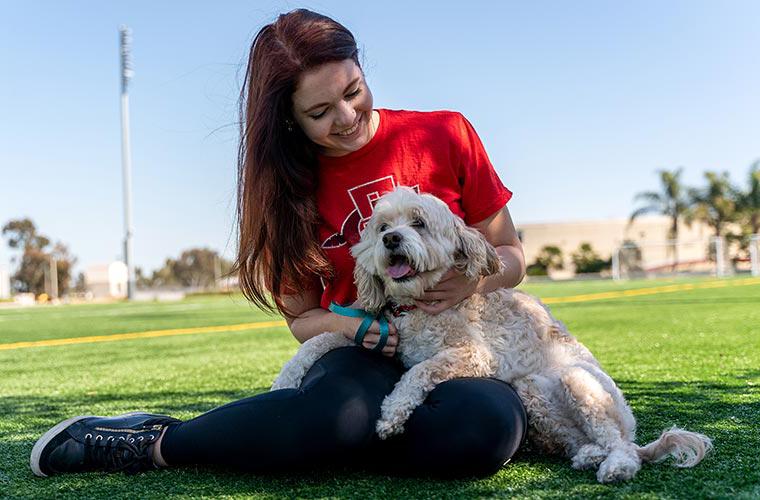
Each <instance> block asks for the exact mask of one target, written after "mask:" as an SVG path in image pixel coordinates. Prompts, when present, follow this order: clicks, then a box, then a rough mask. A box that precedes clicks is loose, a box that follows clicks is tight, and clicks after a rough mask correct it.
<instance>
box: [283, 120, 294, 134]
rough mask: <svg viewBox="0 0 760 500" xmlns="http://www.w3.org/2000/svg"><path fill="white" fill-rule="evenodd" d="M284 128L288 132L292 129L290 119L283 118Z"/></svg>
mask: <svg viewBox="0 0 760 500" xmlns="http://www.w3.org/2000/svg"><path fill="white" fill-rule="evenodd" d="M285 128H286V129H288V132H292V131H293V122H292V121H290V120H285Z"/></svg>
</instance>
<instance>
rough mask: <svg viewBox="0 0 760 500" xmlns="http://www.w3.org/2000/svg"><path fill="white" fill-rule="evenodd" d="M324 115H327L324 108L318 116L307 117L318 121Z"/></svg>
mask: <svg viewBox="0 0 760 500" xmlns="http://www.w3.org/2000/svg"><path fill="white" fill-rule="evenodd" d="M325 113H327V108H325V110H324V111H322V112H321V113H319V114H318V115H309V116H310V117H311V118H312V119H314V120H319V119H320V118H322V117H323V116H325Z"/></svg>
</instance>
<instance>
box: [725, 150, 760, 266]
mask: <svg viewBox="0 0 760 500" xmlns="http://www.w3.org/2000/svg"><path fill="white" fill-rule="evenodd" d="M747 180H748V182H747V190H746V191H741V192H739V193H738V194H737V199H736V211H737V214H738V218H739V220H740V221H741V228H740V231H739V234H734V235H730V236H731V237H732V239H733V240H735V241H737V243H738V244H739V249H740V250H741V251H742V252H745V253H746V252H749V251H750V249H749V246H750V244H751V241H752V240H751V238H752V235H756V234H758V232H760V160H757V161H755V163H753V164H752V165H751V166H750V168H749V176H748V179H747Z"/></svg>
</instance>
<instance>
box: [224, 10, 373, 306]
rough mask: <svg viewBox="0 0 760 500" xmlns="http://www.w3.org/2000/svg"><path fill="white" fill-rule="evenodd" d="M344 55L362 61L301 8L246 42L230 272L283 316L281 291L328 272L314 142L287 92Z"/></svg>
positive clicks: (342, 33) (337, 29) (331, 28)
mask: <svg viewBox="0 0 760 500" xmlns="http://www.w3.org/2000/svg"><path fill="white" fill-rule="evenodd" d="M346 59H352V60H353V61H354V62H356V64H357V65H359V51H358V49H357V47H356V41H355V40H354V37H353V35H352V34H351V32H350V31H348V30H347V29H346V28H345V27H344V26H342V25H341V24H339V23H337V22H336V21H334V20H332V19H330V18H329V17H326V16H323V15H321V14H317V13H315V12H312V11H309V10H306V9H298V10H294V11H292V12H288V13H287V14H282V15H280V16H279V17H278V18H277V20H276V21H275V22H274V23H272V24H268V25H266V26H264V27H263V28H262V29H261V30H260V31H259V32H258V34H257V35H256V37H255V38H254V40H253V44H252V45H251V51H250V54H249V58H248V66H247V69H246V75H245V82H244V85H243V89H242V91H241V95H240V117H241V121H240V123H241V125H240V146H239V150H238V189H237V226H238V255H237V259H236V261H235V264H234V268H233V271H237V272H238V274H239V277H240V286H241V289H242V291H243V294H244V295H245V296H246V298H248V300H250V301H251V302H253V303H254V304H256V305H257V306H259V307H262V308H264V309H267V310H270V311H274V310H275V309H276V310H278V311H280V312H281V313H284V314H288V312H287V311H286V310H285V307H284V305H283V302H282V297H283V295H284V294H285V293H288V292H289V293H293V291H294V290H295V291H297V290H299V286H300V287H306V286H307V285H308V284H311V283H313V282H314V279H315V277H317V276H322V277H328V276H329V275H330V273H331V266H330V263H329V261H328V260H327V257H326V256H325V255H324V253H323V252H322V249H321V248H320V245H319V241H318V238H317V227H318V223H319V215H318V213H317V208H316V201H315V192H316V187H317V147H316V145H315V144H314V143H313V142H311V141H310V140H309V139H308V138H307V137H306V136H305V135H304V134H303V132H302V131H301V130H300V128H299V127H298V125H297V124H296V123H295V120H294V119H293V116H292V107H293V103H292V96H293V92H294V91H295V90H296V86H297V85H298V80H299V78H300V76H301V75H302V74H303V73H304V72H305V71H308V70H309V69H312V68H315V67H317V66H319V65H321V64H324V63H328V62H334V61H343V60H346ZM270 294H271V300H270ZM272 301H273V302H274V303H272Z"/></svg>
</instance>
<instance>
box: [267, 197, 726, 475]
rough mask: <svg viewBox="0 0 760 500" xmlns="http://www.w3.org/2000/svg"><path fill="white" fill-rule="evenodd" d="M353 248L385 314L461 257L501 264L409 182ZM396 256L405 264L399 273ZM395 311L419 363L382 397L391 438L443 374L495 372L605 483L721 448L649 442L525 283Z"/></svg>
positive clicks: (303, 361) (288, 375) (671, 434)
mask: <svg viewBox="0 0 760 500" xmlns="http://www.w3.org/2000/svg"><path fill="white" fill-rule="evenodd" d="M389 235H390V236H389ZM389 238H390V240H389ZM351 251H352V253H353V255H354V257H355V258H356V261H357V265H356V268H355V273H354V277H355V281H356V284H357V288H358V292H359V298H360V300H361V302H362V304H363V306H364V307H365V309H367V310H369V311H372V312H380V311H381V310H382V309H383V308H384V307H385V305H386V304H387V303H388V301H389V300H390V301H393V302H395V303H397V304H399V305H407V304H414V297H420V296H422V294H423V292H424V290H425V289H429V288H432V287H433V286H434V285H435V284H436V283H437V282H438V281H439V280H440V279H441V276H443V274H444V273H445V272H446V271H447V270H448V269H450V268H451V267H456V268H458V269H459V270H461V271H462V272H463V273H464V274H466V275H467V276H469V277H470V278H473V279H474V278H476V277H478V276H481V275H489V274H493V273H496V272H498V271H499V269H500V266H501V261H500V260H499V258H498V255H497V254H496V252H495V250H494V249H493V247H491V245H489V244H488V242H487V241H486V240H485V238H484V237H483V236H482V235H481V234H480V233H479V232H478V231H476V230H475V229H472V228H468V227H467V226H466V225H465V223H464V222H463V221H462V220H461V219H460V218H459V217H457V216H455V215H454V214H453V213H452V212H451V211H450V210H449V208H448V207H447V206H446V204H445V203H444V202H442V201H441V200H439V199H438V198H436V197H434V196H432V195H429V194H417V193H415V192H414V191H412V190H411V189H408V188H399V189H396V190H395V191H393V192H391V193H388V194H386V195H384V196H383V197H381V198H380V199H379V200H378V201H377V203H376V205H375V209H374V213H373V215H372V217H371V218H370V220H369V222H368V223H367V226H366V227H365V229H364V231H363V233H362V237H361V241H360V242H359V243H358V244H357V245H355V246H354V247H353V248H352V250H351ZM399 262H402V265H401V268H399V266H398V263H399ZM403 263H406V264H408V265H407V266H404V265H403ZM394 264H396V270H395V271H394V272H390V271H389V268H390V267H391V266H393V265H394ZM399 269H401V271H399ZM404 270H406V271H407V272H403V271H404ZM399 274H403V276H398V275H399ZM392 275H397V276H396V277H395V278H394V277H392ZM389 319H391V320H392V321H393V323H394V325H395V326H396V328H397V329H398V332H399V345H398V349H397V353H398V355H399V356H400V358H401V360H402V362H403V363H404V365H405V366H406V367H407V368H409V370H408V371H407V372H406V373H404V375H403V376H402V377H401V380H400V381H399V382H398V383H397V384H396V387H395V388H394V390H393V392H392V393H391V394H389V395H388V396H387V397H386V398H385V400H384V401H383V404H382V408H381V418H380V419H379V420H378V422H377V424H376V430H377V433H378V435H379V436H380V437H381V438H387V437H388V436H391V435H393V434H397V433H400V432H402V431H403V428H404V423H405V422H406V420H407V419H408V418H409V415H410V414H411V413H412V411H413V410H414V409H415V408H416V407H417V406H419V405H420V404H422V402H423V401H424V400H425V398H426V396H427V394H428V393H429V392H430V391H431V390H432V389H433V387H435V386H436V385H437V384H440V383H442V382H445V381H447V380H451V379H454V378H458V377H495V378H498V379H500V380H503V381H505V382H507V383H509V384H511V385H512V386H513V387H514V388H515V390H516V391H517V393H518V394H519V395H520V398H521V400H522V402H523V404H524V405H525V408H526V410H527V413H528V420H529V431H528V436H529V439H530V440H531V442H532V444H533V445H534V446H536V447H538V448H539V449H541V450H543V451H545V452H547V453H554V454H561V455H564V456H566V457H569V458H571V459H572V465H573V467H574V468H576V469H592V468H596V469H597V474H596V476H597V479H598V480H599V481H600V482H612V481H619V480H626V479H630V478H632V477H633V476H634V475H635V474H636V472H638V470H639V469H640V467H641V463H642V461H643V462H652V461H659V460H662V459H664V458H666V457H667V456H673V457H674V458H675V459H676V465H677V466H679V467H692V466H694V465H696V464H697V463H699V462H700V461H701V460H702V458H703V457H704V455H705V453H706V452H708V451H709V450H710V448H711V447H712V443H711V440H710V439H709V438H708V437H706V436H704V435H702V434H697V433H693V432H688V431H684V430H681V429H677V428H675V427H674V428H672V429H669V430H666V431H664V432H663V433H662V435H661V436H660V438H659V439H657V440H656V441H654V442H653V443H650V444H649V445H647V446H644V447H639V446H637V445H636V444H634V442H633V441H634V437H635V436H634V434H635V428H636V421H635V419H634V417H633V413H632V412H631V409H630V407H629V406H628V405H627V404H626V402H625V399H624V398H623V394H622V393H621V392H620V389H618V387H617V386H616V385H615V382H614V381H613V380H612V379H611V378H610V377H609V376H608V375H607V374H606V373H605V372H604V371H603V370H602V369H601V367H600V366H599V363H598V362H597V361H596V359H595V358H594V357H593V355H592V354H591V352H589V350H588V349H586V347H584V346H583V345H582V344H581V343H579V342H578V341H577V340H576V339H575V338H574V337H573V336H572V335H570V334H569V333H568V331H567V329H566V328H565V326H564V325H563V324H562V323H561V322H560V321H558V320H556V319H555V318H554V317H553V316H552V315H551V313H550V312H549V310H548V308H547V307H546V306H544V305H543V304H542V303H541V302H540V301H539V300H538V299H537V298H535V297H532V296H530V295H528V294H526V293H523V292H520V291H517V290H512V289H500V290H497V291H494V292H491V293H488V294H486V295H478V294H475V295H473V296H471V297H470V298H469V299H466V300H465V301H463V302H461V303H460V304H458V305H456V306H455V307H452V308H451V309H448V310H446V311H444V312H442V313H440V314H438V315H430V314H427V313H425V312H424V311H422V310H421V309H414V310H412V311H409V312H408V313H406V314H404V315H401V316H399V317H391V316H389ZM345 345H351V342H350V341H349V340H348V339H346V338H345V337H344V336H343V335H341V334H338V333H325V334H322V335H319V336H317V337H314V338H312V339H310V340H308V341H307V342H305V343H304V344H303V346H302V347H301V349H300V350H299V351H298V353H297V354H296V356H295V357H294V358H293V359H292V360H291V361H289V362H288V363H287V364H286V365H285V366H284V368H283V370H282V372H281V373H280V375H279V376H278V377H277V379H276V380H275V383H274V385H273V387H272V388H273V389H279V388H286V387H297V386H298V385H299V384H300V381H301V379H302V378H303V376H304V375H305V373H306V371H307V370H308V368H309V367H310V366H311V365H312V364H313V363H314V362H315V361H316V360H317V359H319V357H320V356H322V355H323V354H324V353H325V352H327V351H329V350H331V349H334V348H337V347H340V346H345Z"/></svg>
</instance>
